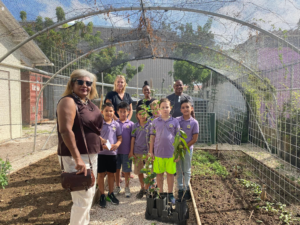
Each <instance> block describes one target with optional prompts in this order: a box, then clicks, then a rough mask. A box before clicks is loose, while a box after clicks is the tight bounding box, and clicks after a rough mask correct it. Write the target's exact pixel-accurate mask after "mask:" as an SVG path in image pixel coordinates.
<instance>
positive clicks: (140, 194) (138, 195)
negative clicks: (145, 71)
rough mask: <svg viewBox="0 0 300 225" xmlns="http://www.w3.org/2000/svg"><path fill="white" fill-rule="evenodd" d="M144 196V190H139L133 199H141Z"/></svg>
mask: <svg viewBox="0 0 300 225" xmlns="http://www.w3.org/2000/svg"><path fill="white" fill-rule="evenodd" d="M144 194H145V189H141V190H140V191H139V193H137V195H136V196H135V197H136V198H138V199H141V198H143V196H144Z"/></svg>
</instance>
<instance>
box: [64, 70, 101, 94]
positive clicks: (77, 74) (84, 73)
mask: <svg viewBox="0 0 300 225" xmlns="http://www.w3.org/2000/svg"><path fill="white" fill-rule="evenodd" d="M80 77H88V78H90V80H91V81H92V82H93V84H92V86H91V91H90V93H89V95H88V98H89V99H94V98H97V97H98V92H97V89H96V82H97V77H96V76H95V75H94V74H92V73H90V72H89V71H86V70H83V69H78V70H74V71H73V72H72V74H71V75H70V79H69V81H68V83H67V87H66V90H65V92H64V93H63V94H62V96H67V95H70V94H72V92H73V83H74V81H75V80H76V79H78V78H80Z"/></svg>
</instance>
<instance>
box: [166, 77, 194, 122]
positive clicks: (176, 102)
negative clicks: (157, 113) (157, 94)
mask: <svg viewBox="0 0 300 225" xmlns="http://www.w3.org/2000/svg"><path fill="white" fill-rule="evenodd" d="M173 87H174V90H175V93H174V94H171V95H169V96H167V98H168V99H169V100H170V102H171V106H172V110H171V115H172V117H178V116H182V113H181V111H180V101H182V100H184V99H188V100H189V101H190V102H191V103H192V106H194V103H193V99H192V98H191V97H190V96H189V95H187V94H184V93H182V92H183V83H182V81H181V80H176V81H175V83H174V85H173Z"/></svg>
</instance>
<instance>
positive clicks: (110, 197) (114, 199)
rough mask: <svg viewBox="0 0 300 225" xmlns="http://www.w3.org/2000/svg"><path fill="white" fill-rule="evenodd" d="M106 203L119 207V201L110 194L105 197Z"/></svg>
mask: <svg viewBox="0 0 300 225" xmlns="http://www.w3.org/2000/svg"><path fill="white" fill-rule="evenodd" d="M107 199H109V200H108V201H109V202H111V204H113V205H119V200H118V199H117V198H116V197H115V195H114V193H113V192H112V193H110V194H108V195H107Z"/></svg>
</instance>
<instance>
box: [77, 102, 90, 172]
mask: <svg viewBox="0 0 300 225" xmlns="http://www.w3.org/2000/svg"><path fill="white" fill-rule="evenodd" d="M76 113H77V117H78V120H79V126H80V130H81V133H82V137H83V141H84V145H85V148H86V151H87V154H88V157H89V163H90V169H91V171H92V170H93V166H92V162H91V159H90V154H89V149H88V146H87V143H86V139H85V134H84V130H83V126H82V120H81V116H80V114H79V111H78V107H77V105H76Z"/></svg>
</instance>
